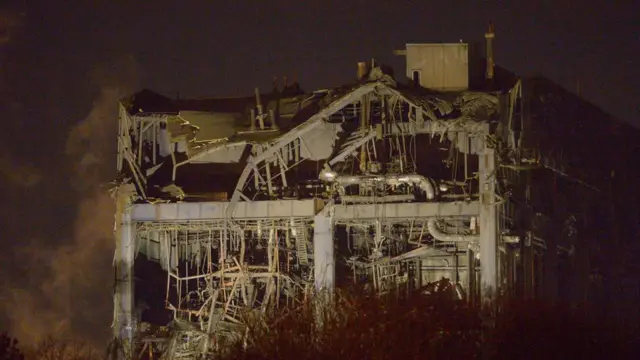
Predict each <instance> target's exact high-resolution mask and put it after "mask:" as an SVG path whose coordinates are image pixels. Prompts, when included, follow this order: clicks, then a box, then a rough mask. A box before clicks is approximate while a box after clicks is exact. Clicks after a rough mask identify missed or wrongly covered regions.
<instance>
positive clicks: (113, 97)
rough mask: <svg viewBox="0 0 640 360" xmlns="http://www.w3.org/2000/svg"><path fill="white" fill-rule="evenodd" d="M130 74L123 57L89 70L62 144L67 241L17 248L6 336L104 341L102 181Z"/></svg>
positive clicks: (108, 298)
mask: <svg viewBox="0 0 640 360" xmlns="http://www.w3.org/2000/svg"><path fill="white" fill-rule="evenodd" d="M136 73H137V71H136V66H135V61H134V60H133V59H132V58H130V57H126V58H124V59H118V60H116V61H112V62H109V63H105V64H100V65H99V66H97V67H96V68H95V71H94V74H93V75H94V76H93V78H92V81H93V83H94V84H95V88H96V89H100V90H99V93H98V96H97V98H96V99H95V101H94V104H93V107H92V109H91V111H90V113H89V114H88V116H87V117H86V118H85V119H84V120H82V121H80V122H79V123H77V124H76V125H74V126H73V127H72V128H71V129H70V132H69V135H68V138H67V141H66V156H67V159H68V165H69V167H68V168H69V173H70V180H71V184H72V185H73V186H72V187H71V190H69V191H70V193H69V198H70V199H77V201H76V202H75V204H70V205H71V206H75V207H76V212H77V215H76V219H75V222H74V224H73V238H72V239H70V240H68V241H66V242H63V244H62V245H58V246H48V247H47V244H48V243H49V244H50V243H51V241H37V242H33V243H32V244H30V245H28V246H23V247H22V248H21V249H20V252H21V253H22V254H23V256H24V259H25V261H28V262H29V263H30V266H29V269H30V270H29V271H30V274H29V282H28V283H27V284H24V285H23V286H21V287H18V288H16V287H15V286H14V287H12V288H11V290H10V292H9V294H8V295H7V299H5V300H6V301H7V302H6V304H7V305H8V308H9V309H11V310H10V311H8V316H9V317H10V320H11V324H12V327H11V329H10V330H11V332H12V335H13V336H15V337H17V338H19V339H20V340H21V341H22V342H23V343H27V344H34V343H36V342H38V341H40V340H42V339H44V338H45V337H47V336H49V335H52V336H54V337H55V338H68V339H74V340H81V341H87V342H90V343H92V344H95V345H97V346H104V345H105V344H106V341H107V340H108V339H109V330H110V329H109V325H110V324H111V321H112V314H113V302H112V294H113V270H112V260H113V251H114V240H113V228H114V213H115V205H114V200H113V199H111V198H110V197H109V195H108V188H107V183H108V182H109V181H110V180H111V179H112V178H114V177H115V155H116V141H117V139H116V138H115V135H116V133H117V131H116V130H117V120H118V113H117V110H118V108H117V106H118V101H119V100H120V99H122V98H123V97H124V96H126V95H128V94H130V93H131V92H132V91H133V89H135V87H136ZM64 205H66V206H69V205H68V204H64ZM52 236H53V235H52ZM58 243H59V242H58Z"/></svg>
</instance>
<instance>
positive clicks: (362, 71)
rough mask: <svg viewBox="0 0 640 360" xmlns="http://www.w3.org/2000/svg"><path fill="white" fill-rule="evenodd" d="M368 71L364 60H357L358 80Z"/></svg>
mask: <svg viewBox="0 0 640 360" xmlns="http://www.w3.org/2000/svg"><path fill="white" fill-rule="evenodd" d="M368 72H369V67H368V64H367V63H366V62H364V61H363V62H359V63H358V81H360V80H362V79H364V77H365V76H367V73H368Z"/></svg>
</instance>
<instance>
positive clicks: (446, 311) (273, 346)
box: [0, 283, 640, 360]
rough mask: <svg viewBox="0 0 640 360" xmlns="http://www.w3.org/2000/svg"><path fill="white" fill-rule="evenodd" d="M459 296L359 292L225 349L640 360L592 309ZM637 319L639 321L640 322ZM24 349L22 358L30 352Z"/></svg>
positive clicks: (8, 351)
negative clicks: (479, 303)
mask: <svg viewBox="0 0 640 360" xmlns="http://www.w3.org/2000/svg"><path fill="white" fill-rule="evenodd" d="M452 299H453V289H452V288H451V287H450V286H448V284H447V283H441V284H440V287H439V290H437V291H432V292H430V293H429V294H426V295H417V294H413V295H412V296H406V294H393V295H389V296H386V297H381V298H379V297H373V296H369V295H367V294H366V293H365V292H361V291H357V290H352V291H349V292H340V293H338V294H337V295H336V296H335V297H334V299H333V304H334V307H333V309H335V310H334V311H319V310H318V308H317V306H316V305H314V304H309V305H307V306H302V307H300V308H298V309H295V310H289V311H285V312H279V313H274V314H271V315H269V316H268V317H267V318H266V319H260V320H257V319H252V318H251V317H250V316H247V317H246V319H247V323H248V324H249V331H248V334H247V335H248V336H247V341H246V342H244V343H237V344H230V345H228V346H224V347H223V348H222V349H219V353H218V354H216V355H217V356H216V357H217V358H224V359H265V360H266V359H309V360H311V359H323V360H326V359H477V358H484V359H636V358H640V357H638V355H640V353H639V352H638V350H640V337H638V336H637V332H634V331H632V329H629V328H626V329H624V330H623V329H622V327H620V326H617V325H616V324H615V323H614V322H613V321H610V319H607V318H606V317H605V316H604V315H602V314H597V312H594V311H590V310H587V309H585V308H576V307H573V308H572V307H566V306H561V305H557V304H555V305H551V304H545V303H540V302H532V301H511V302H504V303H501V304H500V305H499V308H500V309H499V311H497V312H495V313H494V315H492V316H487V315H486V314H488V313H491V311H488V309H483V310H482V311H481V310H480V309H478V308H476V307H473V306H470V305H469V304H468V303H466V302H462V301H456V300H452ZM636 320H637V319H636ZM22 351H23V352H21V351H20V349H19V348H18V346H17V344H16V343H15V342H14V341H13V340H12V339H11V338H9V337H8V336H3V337H2V341H1V342H0V360H5V359H6V360H22V359H26V360H30V359H38V360H40V359H42V360H94V359H100V358H104V355H105V354H104V353H103V352H96V351H94V350H92V349H91V348H90V347H88V346H83V345H79V344H72V343H66V342H62V341H56V340H54V339H47V340H46V341H44V342H42V343H41V344H40V345H39V346H37V347H35V348H34V349H22ZM22 353H24V357H23V355H22Z"/></svg>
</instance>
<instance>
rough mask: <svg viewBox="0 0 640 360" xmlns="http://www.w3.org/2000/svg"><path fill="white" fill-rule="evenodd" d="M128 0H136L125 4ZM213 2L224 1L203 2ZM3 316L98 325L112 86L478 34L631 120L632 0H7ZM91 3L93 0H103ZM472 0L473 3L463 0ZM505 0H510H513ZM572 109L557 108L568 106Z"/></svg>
mask: <svg viewBox="0 0 640 360" xmlns="http://www.w3.org/2000/svg"><path fill="white" fill-rule="evenodd" d="M134 3H144V5H142V4H134ZM214 3H220V4H224V5H223V6H214V5H211V4H214ZM2 4H3V5H1V6H0V114H1V116H2V123H3V127H2V132H0V139H1V140H2V144H3V145H4V149H3V152H2V153H1V154H0V185H1V187H0V189H2V201H1V202H0V212H1V214H2V216H1V217H0V241H1V245H2V249H3V250H1V251H0V261H1V265H0V276H1V277H0V279H2V280H1V281H2V282H3V283H2V288H1V290H0V295H1V296H2V299H3V301H4V302H5V304H8V305H9V306H10V307H9V306H4V305H5V304H3V308H4V309H7V310H9V311H7V312H5V314H3V315H2V317H0V321H1V322H0V328H2V329H0V330H5V329H9V330H11V331H12V332H13V333H14V334H16V335H18V336H21V337H22V338H24V339H25V341H34V340H37V337H38V336H40V335H42V334H44V333H46V332H57V333H60V334H64V335H68V336H72V337H79V338H84V339H88V340H96V341H99V340H104V339H105V338H107V337H108V331H109V329H108V326H109V324H110V322H111V306H112V302H111V299H110V296H111V292H112V288H111V282H112V276H113V275H112V274H113V273H112V270H111V260H112V257H113V252H112V248H113V240H112V238H111V237H110V236H111V231H112V229H113V208H112V204H111V202H110V201H109V198H108V197H106V195H105V194H106V191H107V189H108V186H106V185H105V182H107V181H108V180H109V179H110V178H111V177H113V175H114V172H115V160H114V152H115V146H116V139H115V130H114V125H115V123H116V113H115V110H116V105H117V103H116V100H117V99H118V98H120V97H121V96H124V95H126V94H129V93H131V92H133V91H136V90H139V89H142V88H149V89H152V90H155V91H157V92H160V93H162V94H165V95H168V96H171V97H174V96H176V95H177V94H178V93H179V94H180V96H181V97H202V96H215V95H220V96H228V95H248V94H251V93H252V91H253V87H254V86H260V87H261V88H262V89H264V90H265V91H266V90H270V89H271V82H272V79H273V77H274V76H278V77H282V76H283V75H287V76H288V77H289V79H292V78H293V77H294V76H295V77H297V80H298V81H299V83H300V84H301V86H302V88H303V89H305V90H312V89H316V88H324V87H331V86H336V85H339V84H343V83H347V82H352V81H353V80H354V78H355V74H356V62H358V61H363V60H368V59H371V58H375V59H376V60H378V61H379V62H382V63H385V64H389V65H391V66H392V67H393V68H394V69H395V70H396V73H397V74H398V73H399V74H403V73H404V62H403V61H404V59H403V58H399V57H395V56H394V55H393V54H392V51H393V50H394V49H401V48H403V47H404V44H405V43H406V42H459V41H460V40H463V41H465V42H476V41H478V42H481V41H483V40H484V38H483V34H484V32H485V30H486V29H487V24H488V22H489V21H490V20H492V21H493V22H494V24H495V28H496V62H497V64H498V65H501V66H503V67H505V68H507V69H510V70H512V71H514V72H516V73H517V74H520V75H532V74H539V75H544V76H547V77H549V78H551V79H552V80H553V81H555V82H557V83H559V84H560V85H563V86H565V87H566V88H568V89H570V90H572V91H575V90H576V89H577V87H578V86H577V84H578V83H579V89H580V90H579V91H580V94H581V95H582V96H584V97H585V98H586V99H588V100H590V101H592V102H593V103H595V104H597V105H599V106H600V107H602V108H603V109H604V110H606V111H607V112H609V113H611V114H613V115H615V116H617V117H619V118H621V119H622V120H625V121H627V122H629V123H631V124H634V125H635V126H639V127H640V105H638V104H639V103H638V100H637V95H638V91H637V90H636V86H637V84H640V61H639V60H640V52H639V50H638V49H640V46H639V45H640V3H639V2H636V1H629V0H620V1H562V0H555V1H546V0H545V1H495V2H490V1H454V0H450V1H441V2H437V1H402V0H395V1H349V0H343V1H326V0H325V1H315V0H314V1H293V0H291V1H284V0H270V1H257V0H256V1H240V0H236V1H213V0H210V1H189V0H183V1H168V0H155V1H124V0H110V1H98V0H92V1H80V0H77V1H54V0H48V1H28V0H27V1H24V0H15V1H4V2H3V3H2ZM97 4H99V5H97ZM470 4H472V5H470ZM507 4H508V5H507ZM570 120H571V119H567V121H570Z"/></svg>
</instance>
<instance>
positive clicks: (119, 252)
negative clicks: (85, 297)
mask: <svg viewBox="0 0 640 360" xmlns="http://www.w3.org/2000/svg"><path fill="white" fill-rule="evenodd" d="M128 190H129V189H126V186H123V187H122V189H121V190H120V191H119V193H118V198H117V200H116V201H117V203H116V206H117V211H116V229H115V240H116V251H115V256H114V266H115V270H116V271H115V274H116V279H115V292H114V294H113V296H114V299H113V300H114V302H113V304H114V321H113V336H114V338H115V340H116V349H117V357H116V358H117V359H131V358H132V355H133V354H132V351H133V348H134V346H133V338H134V333H135V325H136V320H135V318H134V316H133V311H134V281H133V269H134V268H133V265H134V259H135V251H136V245H135V230H134V226H133V223H132V222H131V210H130V205H131V194H132V193H131V192H130V191H128Z"/></svg>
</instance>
